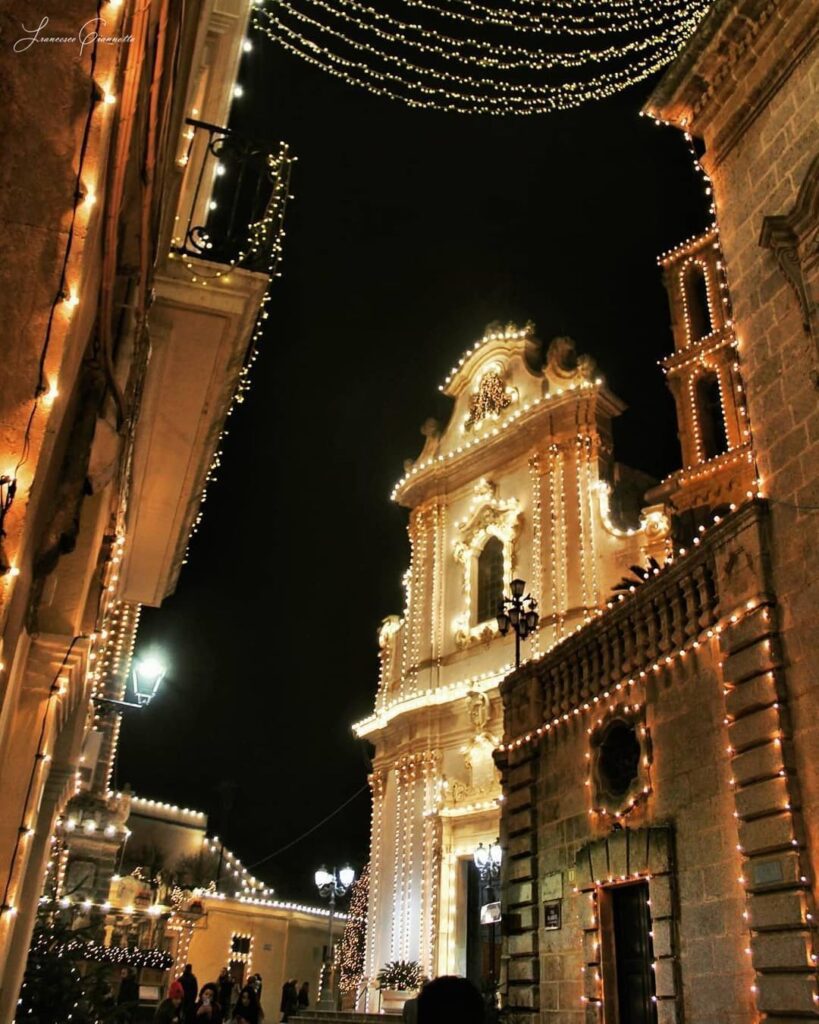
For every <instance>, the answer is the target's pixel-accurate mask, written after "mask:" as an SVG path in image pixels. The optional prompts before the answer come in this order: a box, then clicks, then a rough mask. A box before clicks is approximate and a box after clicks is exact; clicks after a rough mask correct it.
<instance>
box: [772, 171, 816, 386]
mask: <svg viewBox="0 0 819 1024" xmlns="http://www.w3.org/2000/svg"><path fill="white" fill-rule="evenodd" d="M759 244H760V245H761V246H762V247H763V248H764V249H770V251H771V252H772V253H773V255H774V258H775V259H776V262H777V263H778V264H779V269H780V271H781V272H782V275H783V277H784V278H785V280H786V281H787V282H788V284H789V285H790V286H791V288H792V289H793V293H794V295H795V296H796V301H797V302H798V303H799V311H800V314H801V316H802V328H803V330H804V331H805V334H807V335H808V337H810V338H812V339H813V342H814V352H813V359H814V364H813V369H812V371H811V374H810V376H811V380H812V381H813V384H814V386H815V387H819V337H817V324H816V301H815V297H814V295H813V293H812V283H814V284H815V277H816V263H817V261H819V154H817V155H816V156H815V157H814V158H813V161H812V163H811V165H810V167H809V168H808V172H807V174H806V175H805V179H804V181H803V182H802V186H801V188H800V189H799V195H798V196H797V198H796V202H795V203H794V205H793V208H792V209H791V211H790V213H787V214H780V215H776V216H769V217H766V218H765V219H764V220H763V222H762V232H761V234H760V237H759ZM812 279H813V280H812Z"/></svg>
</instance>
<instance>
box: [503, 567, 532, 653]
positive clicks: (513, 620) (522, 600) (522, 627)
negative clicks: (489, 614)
mask: <svg viewBox="0 0 819 1024" xmlns="http://www.w3.org/2000/svg"><path fill="white" fill-rule="evenodd" d="M509 587H510V589H511V591H512V596H511V597H502V598H501V599H500V601H498V631H499V632H500V635H501V636H506V634H507V633H508V632H509V630H510V629H514V631H515V668H520V642H521V640H525V639H526V637H527V636H528V635H529V634H530V633H534V631H535V630H536V629H537V624H538V620H539V618H540V617H539V615H538V613H537V601H536V600H535V599H534V598H533V597H532V596H531V594H527V595H526V597H524V596H523V592H524V591H525V590H526V581H525V580H512V582H511V583H510V584H509Z"/></svg>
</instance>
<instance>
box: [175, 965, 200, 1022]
mask: <svg viewBox="0 0 819 1024" xmlns="http://www.w3.org/2000/svg"><path fill="white" fill-rule="evenodd" d="M177 981H178V982H179V984H180V985H181V986H182V991H183V993H184V996H183V1007H184V1010H185V1016H186V1018H187V1019H188V1020H189V1021H190V1020H193V1012H194V1007H195V1006H196V995H197V993H198V992H199V982H198V981H197V980H196V975H195V974H194V973H193V967H191V965H190V964H185V970H184V971H183V972H182V973H181V974H180V975H179V977H178V978H177Z"/></svg>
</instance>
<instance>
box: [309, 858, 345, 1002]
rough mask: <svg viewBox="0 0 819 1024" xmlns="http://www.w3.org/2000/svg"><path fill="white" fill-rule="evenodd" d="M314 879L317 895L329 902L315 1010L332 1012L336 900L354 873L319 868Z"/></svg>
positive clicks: (333, 999)
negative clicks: (320, 980)
mask: <svg viewBox="0 0 819 1024" xmlns="http://www.w3.org/2000/svg"><path fill="white" fill-rule="evenodd" d="M315 878H316V888H317V889H318V891H319V895H320V896H321V898H322V899H323V900H329V901H330V920H329V924H328V942H327V960H326V961H325V964H324V983H323V985H322V986H321V999H319V1001H318V1004H317V1006H316V1009H318V1010H334V1009H335V998H334V997H335V993H334V991H333V989H334V987H335V978H334V976H333V918H334V916H335V912H336V899H340V898H341V897H342V896H344V895H345V893H346V892H347V890H348V889H349V888H350V886H351V885H352V884H353V882H354V881H355V871H353V869H352V868H351V867H345V868H342V869H341V870H340V871H337V870H336V869H335V868H333V870H332V871H328V870H327V868H325V867H320V868H319V869H318V871H317V872H316V875H315Z"/></svg>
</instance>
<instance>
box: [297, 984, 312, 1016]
mask: <svg viewBox="0 0 819 1024" xmlns="http://www.w3.org/2000/svg"><path fill="white" fill-rule="evenodd" d="M309 1005H310V982H309V981H305V982H303V984H302V986H301V988H300V989H299V1010H306V1009H307V1007H308V1006H309Z"/></svg>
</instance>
